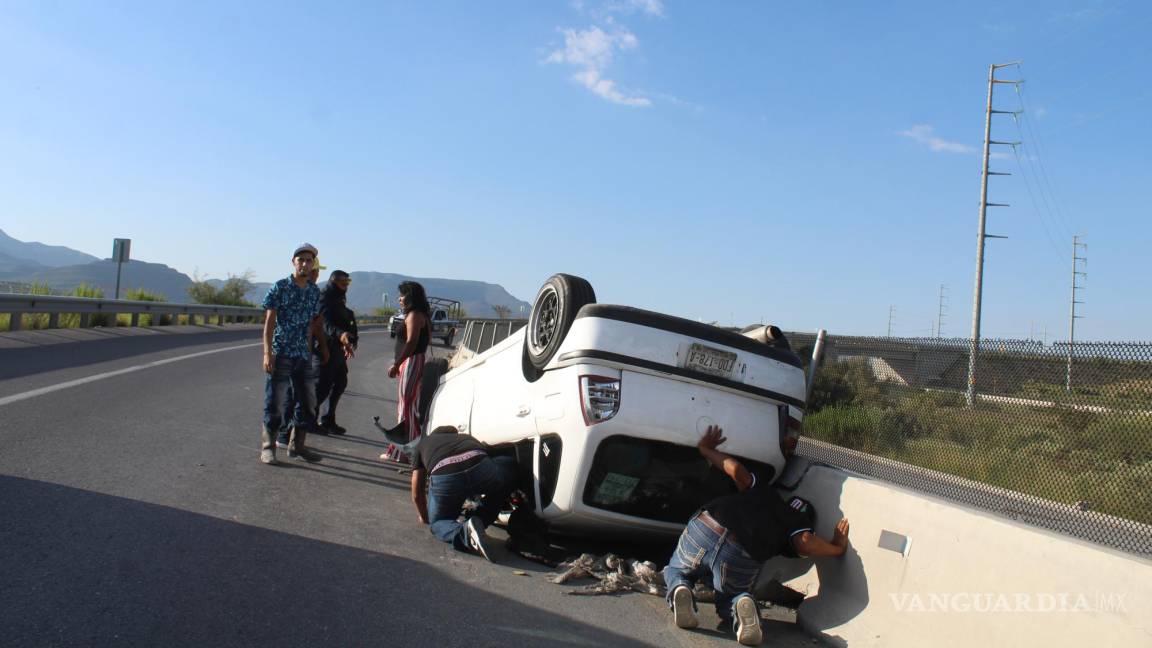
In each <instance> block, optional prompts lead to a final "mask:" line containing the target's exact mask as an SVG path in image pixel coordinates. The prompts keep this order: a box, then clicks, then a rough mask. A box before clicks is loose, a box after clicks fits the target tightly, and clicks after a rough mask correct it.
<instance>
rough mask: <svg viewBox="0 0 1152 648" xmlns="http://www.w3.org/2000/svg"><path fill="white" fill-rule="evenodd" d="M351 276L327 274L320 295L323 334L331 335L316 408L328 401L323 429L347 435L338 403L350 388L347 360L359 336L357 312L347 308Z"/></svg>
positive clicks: (322, 419)
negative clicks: (338, 417) (338, 421)
mask: <svg viewBox="0 0 1152 648" xmlns="http://www.w3.org/2000/svg"><path fill="white" fill-rule="evenodd" d="M351 284H352V277H351V276H349V275H348V273H347V272H344V271H343V270H336V271H334V272H333V273H332V274H331V275H330V276H329V277H328V285H326V286H324V292H323V293H321V295H320V315H321V316H323V318H324V334H325V336H326V337H327V338H328V356H329V358H330V359H329V361H328V363H327V364H325V365H322V366H321V367H320V379H319V381H318V382H317V384H316V411H317V413H319V411H320V404H321V403H323V402H324V400H325V399H327V400H328V411H327V412H326V413H325V414H324V415H323V416H322V417H320V430H321V431H323V432H327V433H329V434H344V433H345V432H346V431H347V430H345V429H344V427H343V426H340V425H337V424H336V406H337V405H339V404H340V396H342V395H343V394H344V390H345V389H346V388H347V387H348V360H350V359H352V356H354V355H355V353H356V345H357V344H359V342H360V335H359V332H358V331H357V328H356V314H355V313H353V312H352V309H350V308H348V304H347V301H348V286H350V285H351Z"/></svg>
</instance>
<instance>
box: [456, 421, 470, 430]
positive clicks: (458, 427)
mask: <svg viewBox="0 0 1152 648" xmlns="http://www.w3.org/2000/svg"><path fill="white" fill-rule="evenodd" d="M456 429H457V430H459V431H461V432H466V431H467V430H468V424H467V423H461V424H459V425H457V426H456Z"/></svg>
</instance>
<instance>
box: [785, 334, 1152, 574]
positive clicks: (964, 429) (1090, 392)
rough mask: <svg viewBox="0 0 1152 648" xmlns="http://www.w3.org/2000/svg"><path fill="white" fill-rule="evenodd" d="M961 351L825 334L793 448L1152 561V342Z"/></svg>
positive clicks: (1030, 344) (806, 349) (796, 339)
mask: <svg viewBox="0 0 1152 648" xmlns="http://www.w3.org/2000/svg"><path fill="white" fill-rule="evenodd" d="M790 339H791V340H792V346H793V347H794V348H796V349H797V351H798V352H799V353H800V355H801V357H804V358H805V361H808V359H810V358H811V348H812V345H813V343H814V336H812V335H806V334H799V333H793V334H790ZM969 345H970V340H967V339H935V338H929V339H908V338H880V337H877V338H873V337H846V336H829V337H828V340H827V342H826V346H825V355H824V362H823V365H822V366H821V367H820V370H819V372H818V373H817V376H816V383H815V385H814V388H813V392H812V396H811V398H810V400H809V403H808V412H807V415H806V417H805V420H804V434H805V436H806V437H807V438H808V439H810V441H809V442H807V443H803V444H802V445H801V448H800V451H801V453H802V454H804V455H806V456H808V457H809V458H811V459H815V460H818V461H822V462H825V463H829V464H832V465H839V466H842V467H845V468H848V469H851V470H855V471H857V472H861V473H864V474H868V475H871V476H875V477H879V478H882V479H885V480H888V481H893V482H895V483H898V484H901V485H905V486H909V487H912V488H916V489H917V490H922V491H926V492H929V493H933V494H936V495H940V496H944V497H948V498H951V499H954V500H958V501H962V502H966V503H969V504H973V505H977V506H981V507H983V508H986V509H990V510H995V511H997V512H999V513H1003V514H1007V515H1009V516H1011V517H1014V518H1016V519H1020V520H1024V521H1028V522H1030V523H1033V524H1038V525H1040V526H1045V527H1047V528H1050V529H1054V530H1058V531H1061V532H1063V533H1069V534H1072V535H1075V536H1078V537H1081V538H1085V539H1089V540H1092V541H1095V542H1098V543H1101V544H1105V545H1109V546H1112V547H1116V548H1119V549H1123V550H1126V551H1131V552H1135V553H1140V554H1152V344H1149V343H1079V342H1078V343H1076V344H1075V345H1074V346H1073V347H1072V348H1071V349H1069V345H1068V344H1067V343H1063V344H1060V343H1058V344H1053V345H1045V344H1041V343H1039V342H1036V341H1030V340H982V341H981V344H980V349H979V352H978V353H977V362H976V371H975V378H976V380H975V389H974V392H973V394H972V398H971V402H969V400H970V399H969V393H968V384H969V381H968V374H969V362H968V359H969ZM924 469H928V470H924Z"/></svg>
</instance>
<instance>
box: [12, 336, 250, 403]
mask: <svg viewBox="0 0 1152 648" xmlns="http://www.w3.org/2000/svg"><path fill="white" fill-rule="evenodd" d="M263 344H264V343H263V342H256V343H253V344H240V345H237V346H230V347H224V348H223V349H212V350H211V351H201V352H199V353H189V354H188V355H182V356H176V357H175V358H165V359H163V360H156V361H155V362H149V363H146V364H142V365H136V366H133V367H125V368H124V369H117V370H116V371H106V372H104V373H99V374H95V375H93V376H87V377H85V378H77V379H76V380H69V381H68V382H62V383H58V384H55V385H49V386H47V387H41V388H40V389H33V390H32V391H26V392H22V393H19V394H13V395H11V396H5V397H3V398H0V407H3V406H4V405H8V404H11V403H16V402H19V401H22V400H27V399H29V398H35V397H37V396H43V395H44V394H51V393H52V392H56V391H60V390H61V389H68V388H70V387H78V386H80V385H84V384H87V383H90V382H96V381H97V380H104V379H105V378H111V377H113V376H121V375H124V374H127V373H132V372H134V371H140V370H142V369H151V368H152V367H159V366H161V365H166V364H170V363H173V362H180V361H181V360H188V359H189V358H199V357H200V356H206V355H211V354H213V353H224V352H225V351H235V350H237V349H249V348H252V347H258V346H261V345H263Z"/></svg>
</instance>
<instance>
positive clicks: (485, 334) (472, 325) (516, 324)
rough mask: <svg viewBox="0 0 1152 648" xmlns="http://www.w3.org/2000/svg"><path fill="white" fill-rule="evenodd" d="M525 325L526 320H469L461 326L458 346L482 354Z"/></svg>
mask: <svg viewBox="0 0 1152 648" xmlns="http://www.w3.org/2000/svg"><path fill="white" fill-rule="evenodd" d="M527 323H528V320H526V319H469V320H466V321H465V322H464V324H463V326H464V334H463V335H462V336H460V345H461V346H463V347H464V348H466V349H468V350H469V351H472V352H473V353H484V352H485V351H487V350H488V349H491V348H492V347H493V346H495V345H496V344H499V343H500V342H502V341H503V340H504V339H505V338H507V337H508V336H510V335H512V334H513V333H515V332H516V331H519V330H520V329H521V328H523V327H524V326H525V325H526V324H527Z"/></svg>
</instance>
